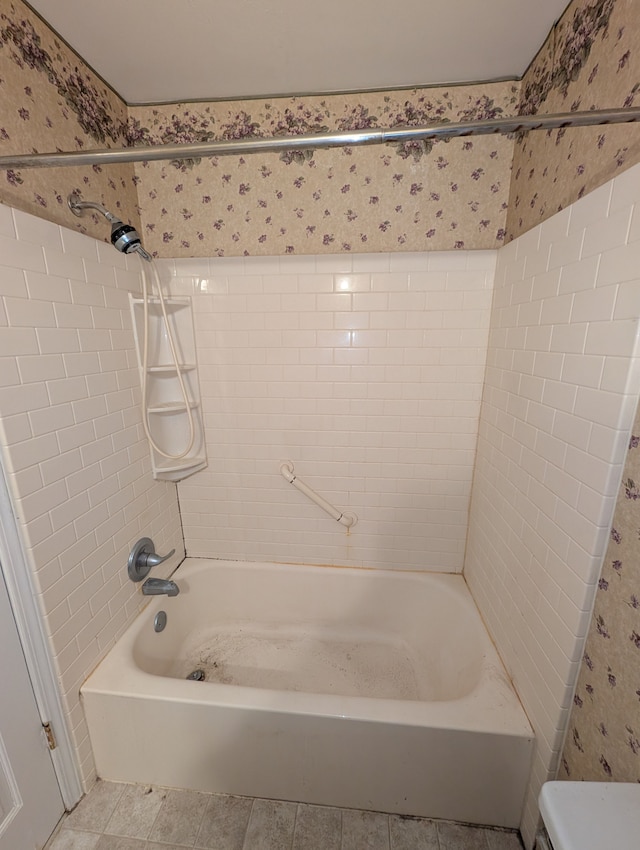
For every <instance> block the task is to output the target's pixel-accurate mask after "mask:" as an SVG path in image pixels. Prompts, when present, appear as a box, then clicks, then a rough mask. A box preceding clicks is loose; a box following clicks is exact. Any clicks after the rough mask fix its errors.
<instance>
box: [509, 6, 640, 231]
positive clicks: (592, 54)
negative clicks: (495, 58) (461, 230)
mask: <svg viewBox="0 0 640 850" xmlns="http://www.w3.org/2000/svg"><path fill="white" fill-rule="evenodd" d="M638 33H639V25H638V16H637V14H635V12H634V11H633V10H632V8H631V6H630V5H629V4H625V3H621V2H616V0H574V2H573V3H571V4H570V5H569V7H568V8H567V10H566V11H565V13H564V15H563V16H562V18H561V19H560V21H559V22H558V23H557V24H556V26H555V27H554V29H553V30H552V32H551V33H550V35H549V37H548V38H547V40H546V42H545V44H544V45H543V47H542V48H541V50H540V51H539V53H538V55H537V56H536V58H535V59H534V61H533V62H532V63H531V65H530V67H529V69H528V70H527V72H526V74H525V76H524V78H523V80H522V85H521V101H520V108H519V112H521V113H524V114H535V113H538V112H549V113H554V112H570V111H574V110H577V109H582V110H590V109H605V108H609V107H627V106H631V105H633V104H634V100H635V98H636V97H637V92H638V91H639V90H640V83H639V82H638V81H639V80H640V51H638V49H637V41H638ZM639 142H640V127H637V126H635V125H626V126H625V125H621V126H611V127H607V128H606V129H605V130H604V131H603V129H602V128H601V127H593V128H589V129H586V128H585V129H581V130H573V129H570V128H569V129H564V130H563V129H560V130H554V131H548V132H542V131H532V132H529V133H524V134H518V137H517V138H516V143H515V150H514V160H513V177H512V184H511V195H510V205H509V212H508V217H507V237H506V238H507V240H510V239H514V238H516V237H517V236H519V235H520V234H522V233H525V232H526V231H527V230H529V229H530V228H531V227H534V226H535V225H536V224H539V223H540V222H541V221H544V220H545V219H546V218H549V216H551V215H554V214H555V213H556V212H558V211H559V210H561V209H564V208H565V207H567V206H568V205H569V204H571V203H573V202H574V201H576V200H577V199H578V198H581V197H583V196H584V195H585V194H586V193H587V192H590V191H592V190H593V189H595V188H597V187H598V186H600V185H602V184H603V183H606V182H607V181H608V180H610V179H611V178H612V177H615V176H616V174H618V173H619V172H620V170H621V169H624V168H628V167H629V166H631V165H634V164H635V163H636V162H637V161H638V160H639V159H640V153H638V150H639V147H640V146H639V144H638V143H639ZM631 151H633V152H634V153H633V155H631Z"/></svg>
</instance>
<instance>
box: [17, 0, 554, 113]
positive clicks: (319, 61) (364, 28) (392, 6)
mask: <svg viewBox="0 0 640 850" xmlns="http://www.w3.org/2000/svg"><path fill="white" fill-rule="evenodd" d="M567 2H568V0H319V2H316V3H313V4H312V3H310V2H308V0H106V2H105V0H29V3H30V5H31V6H32V7H33V8H34V9H36V11H38V12H39V14H40V15H41V16H42V17H43V18H44V19H45V20H46V21H47V22H48V23H49V24H50V25H51V26H52V27H53V28H54V29H55V30H57V32H58V33H59V34H60V35H61V36H62V37H63V38H64V39H65V40H66V41H67V42H68V43H69V44H70V45H71V46H72V47H74V48H75V49H76V51H77V52H78V53H79V54H80V55H81V56H82V57H83V58H84V59H85V60H86V61H87V62H88V63H89V64H90V65H91V66H92V67H93V68H94V69H95V70H96V71H97V72H98V73H99V74H100V75H101V76H102V77H103V78H104V79H105V80H106V81H107V82H108V83H110V85H111V86H112V87H113V88H114V89H115V90H116V91H117V92H118V93H119V94H120V95H121V96H122V97H123V98H124V99H125V100H126V101H127V102H128V103H148V102H156V103H157V102H162V101H165V102H172V101H180V100H194V99H196V100H207V99H214V98H241V97H248V96H260V95H274V94H295V93H307V92H308V93H311V92H316V93H319V92H331V91H350V90H362V89H371V88H393V87H397V86H406V87H412V86H420V85H430V84H436V83H446V84H448V83H455V82H465V81H475V80H478V81H479V80H490V79H496V78H500V77H519V76H521V75H522V74H523V73H524V71H525V70H526V68H527V65H528V64H529V62H530V61H531V59H532V58H533V57H534V55H535V53H536V52H537V51H538V49H539V47H540V46H541V44H542V43H543V42H544V40H545V38H546V36H547V33H548V32H549V30H550V28H551V26H552V25H553V23H554V21H556V20H557V19H558V18H559V17H560V15H561V14H562V12H563V11H564V9H565V7H566V5H567Z"/></svg>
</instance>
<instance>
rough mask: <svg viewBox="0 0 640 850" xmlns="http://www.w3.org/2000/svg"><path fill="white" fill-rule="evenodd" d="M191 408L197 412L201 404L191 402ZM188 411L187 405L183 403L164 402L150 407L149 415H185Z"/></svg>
mask: <svg viewBox="0 0 640 850" xmlns="http://www.w3.org/2000/svg"><path fill="white" fill-rule="evenodd" d="M189 407H190V408H191V410H195V409H196V408H197V407H200V402H198V401H190V402H189ZM186 410H187V405H186V404H185V403H184V402H183V401H163V402H160V403H158V404H154V405H153V406H152V407H149V413H184V412H185V411H186Z"/></svg>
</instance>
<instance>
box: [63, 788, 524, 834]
mask: <svg viewBox="0 0 640 850" xmlns="http://www.w3.org/2000/svg"><path fill="white" fill-rule="evenodd" d="M185 847H194V848H203V849H204V850H522V845H521V843H520V839H519V838H518V836H517V834H516V833H513V832H504V831H501V830H492V829H483V828H479V827H470V826H463V825H462V824H456V823H450V822H448V821H437V822H436V821H430V820H426V819H423V818H406V817H402V816H400V815H383V814H379V813H377V812H361V811H354V810H352V809H332V808H326V807H321V806H310V805H305V804H302V803H300V804H298V803H282V802H278V801H275V800H254V799H251V798H248V797H230V796H226V795H223V794H200V793H198V792H197V791H175V790H171V789H168V788H156V787H153V788H150V787H148V786H142V785H125V784H120V783H117V782H98V783H97V784H96V785H95V786H94V788H93V789H92V790H91V792H90V793H89V794H88V795H87V796H86V797H85V798H84V799H83V800H82V801H81V802H80V803H79V805H78V806H77V807H76V809H75V810H74V811H73V812H71V814H69V815H67V816H66V817H65V818H64V819H63V821H62V823H61V825H60V826H59V828H58V830H57V832H56V833H55V835H54V836H53V838H52V839H51V841H50V842H49V843H48V844H47V847H46V850H184V848H185Z"/></svg>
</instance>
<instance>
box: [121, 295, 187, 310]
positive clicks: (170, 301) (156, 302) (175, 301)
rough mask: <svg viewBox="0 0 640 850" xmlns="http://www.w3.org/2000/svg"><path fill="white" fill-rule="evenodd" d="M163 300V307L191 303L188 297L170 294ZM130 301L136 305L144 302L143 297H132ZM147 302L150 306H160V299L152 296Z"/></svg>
mask: <svg viewBox="0 0 640 850" xmlns="http://www.w3.org/2000/svg"><path fill="white" fill-rule="evenodd" d="M163 300H164V304H165V307H188V306H189V304H190V303H191V302H190V300H189V299H188V298H179V297H176V296H172V297H171V298H165V299H163ZM131 302H132V303H133V304H136V305H137V304H144V298H132V299H131ZM147 303H148V304H149V306H150V307H151V306H153V307H156V306H160V299H159V298H156V297H155V296H154V297H153V298H149V299H147Z"/></svg>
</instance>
